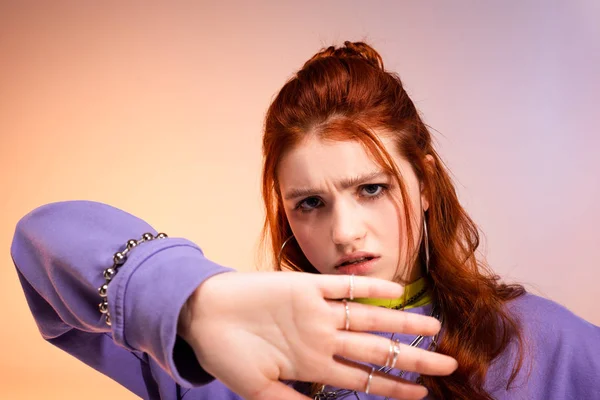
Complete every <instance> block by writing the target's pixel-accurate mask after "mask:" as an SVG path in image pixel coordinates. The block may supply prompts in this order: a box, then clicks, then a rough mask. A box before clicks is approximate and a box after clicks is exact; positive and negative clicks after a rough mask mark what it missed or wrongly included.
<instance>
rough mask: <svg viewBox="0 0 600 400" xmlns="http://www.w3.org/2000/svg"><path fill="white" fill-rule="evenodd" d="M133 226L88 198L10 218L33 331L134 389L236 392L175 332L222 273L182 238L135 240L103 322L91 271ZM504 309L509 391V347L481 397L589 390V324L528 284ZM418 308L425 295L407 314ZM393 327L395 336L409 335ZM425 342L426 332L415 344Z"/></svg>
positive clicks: (599, 340) (598, 337)
mask: <svg viewBox="0 0 600 400" xmlns="http://www.w3.org/2000/svg"><path fill="white" fill-rule="evenodd" d="M145 232H151V233H153V234H156V233H157V232H156V231H155V230H154V229H153V228H152V227H151V226H150V225H148V224H147V223H146V222H144V221H142V220H141V219H139V218H137V217H135V216H133V215H131V214H128V213H126V212H124V211H121V210H118V209H116V208H114V207H111V206H108V205H105V204H101V203H96V202H89V201H69V202H61V203H53V204H48V205H45V206H42V207H39V208H37V209H36V210H34V211H32V212H31V213H29V214H28V215H26V216H25V217H23V219H21V221H19V223H18V225H17V227H16V232H15V236H14V239H13V243H12V247H11V254H12V257H13V260H14V263H15V266H16V267H17V271H18V275H19V279H20V281H21V284H22V286H23V290H24V292H25V296H26V298H27V302H28V304H29V307H30V308H31V311H32V313H33V316H34V318H35V320H36V323H37V325H38V327H39V329H40V332H41V334H42V336H43V337H44V339H46V340H47V341H49V342H50V343H52V344H54V345H56V346H58V347H60V348H61V349H63V350H64V351H66V352H68V353H70V354H71V355H73V356H75V357H77V358H78V359H80V360H81V361H83V362H84V363H86V364H88V365H90V366H91V367H93V368H95V369H96V370H98V371H99V372H101V373H103V374H105V375H107V376H109V377H111V378H112V379H114V380H116V381H117V382H119V383H121V384H122V385H123V386H125V387H127V388H128V389H130V390H131V391H132V392H134V393H135V394H137V395H138V396H140V397H142V398H144V399H164V400H175V399H186V400H215V399H217V400H227V399H232V400H233V399H241V397H240V396H238V395H236V394H235V393H233V392H231V391H230V390H229V389H228V388H227V387H225V386H224V385H223V384H222V383H221V382H219V381H217V380H215V379H214V378H213V377H211V376H210V375H208V374H207V373H206V372H204V371H203V370H202V368H201V367H200V365H199V364H198V362H197V361H196V359H195V357H194V354H193V351H192V350H191V348H190V347H189V346H188V345H187V343H186V342H185V341H183V340H182V339H180V338H179V337H178V336H177V319H178V316H179V311H180V309H181V307H182V306H183V304H184V302H185V301H186V299H187V298H188V296H189V295H190V294H191V293H192V292H193V291H194V289H196V287H198V285H200V284H201V283H202V282H203V281H204V280H205V279H207V278H209V277H211V276H213V275H215V274H219V273H223V272H231V271H233V270H232V269H230V268H225V267H222V266H220V265H218V264H216V263H214V262H212V261H210V260H208V259H207V258H205V257H204V255H203V253H202V250H201V249H200V248H199V247H198V246H197V245H195V244H194V243H192V242H190V241H188V240H186V239H179V238H169V239H163V240H153V241H151V242H148V243H144V244H142V245H140V246H138V247H136V248H135V249H134V250H133V251H132V252H131V253H130V255H129V257H128V260H127V262H126V263H125V264H124V265H123V266H122V267H121V268H120V270H119V272H118V273H117V274H116V276H115V277H114V279H113V280H112V281H111V283H110V284H109V286H108V287H109V289H108V300H109V307H110V309H109V311H110V314H111V318H112V326H108V325H106V324H105V323H104V319H103V317H102V315H101V314H100V313H99V311H98V303H100V297H99V295H98V292H97V288H98V287H100V286H101V285H102V284H103V283H104V278H103V276H102V271H103V270H104V269H106V268H107V267H110V266H111V265H112V257H113V254H114V253H115V252H117V251H119V250H123V249H124V245H125V243H126V242H127V240H128V239H138V238H140V237H141V235H142V234H143V233H145ZM508 307H509V309H510V310H511V312H513V313H515V314H516V315H517V316H518V317H519V318H520V319H521V321H522V324H523V329H524V337H525V339H526V343H527V349H526V350H527V353H526V358H525V362H524V364H523V365H524V366H523V368H522V369H521V372H520V374H519V376H518V377H517V379H516V381H514V382H513V384H512V385H511V387H510V388H509V389H506V382H507V378H508V376H509V375H510V372H511V367H512V365H513V360H514V356H513V353H512V351H511V350H510V349H509V350H507V351H506V352H505V353H504V354H503V355H501V356H500V357H499V358H498V359H497V360H496V361H495V362H494V363H493V364H492V366H491V368H490V370H489V372H488V375H487V379H486V389H487V390H488V391H489V392H490V393H491V394H492V396H493V397H494V398H495V399H528V400H534V399H540V400H542V399H543V400H566V399H573V400H584V399H585V400H590V399H600V328H598V327H597V326H594V325H592V324H590V323H588V322H586V321H585V320H583V319H581V318H579V317H577V316H576V315H574V314H573V313H571V312H570V311H568V310H567V309H566V308H564V307H562V306H560V305H558V304H556V303H554V302H552V301H549V300H546V299H543V298H541V297H537V296H534V295H531V294H527V295H524V296H522V297H520V298H518V299H516V300H513V301H512V302H510V303H509V304H508ZM430 311H431V308H430V306H429V305H427V306H423V307H418V308H414V309H411V310H409V311H408V312H414V313H419V314H428V313H429V312H430ZM374 334H378V335H382V336H386V337H389V336H390V335H389V334H382V333H378V332H374ZM395 337H397V338H399V339H401V342H403V343H409V342H410V341H412V339H413V337H411V336H409V335H396V336H395ZM428 344H429V339H426V341H425V342H424V343H423V344H422V345H421V347H426V346H427V345H428ZM405 378H408V379H411V380H413V381H414V380H415V379H416V376H415V374H408V375H405ZM340 398H341V397H340ZM344 398H347V399H356V398H359V399H361V400H367V399H368V400H375V399H381V397H379V396H373V395H365V394H360V395H359V396H358V397H357V396H354V395H353V396H348V397H344Z"/></svg>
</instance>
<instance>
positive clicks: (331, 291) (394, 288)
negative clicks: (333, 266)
mask: <svg viewBox="0 0 600 400" xmlns="http://www.w3.org/2000/svg"><path fill="white" fill-rule="evenodd" d="M309 277H310V279H313V280H314V281H315V282H316V284H317V286H318V287H319V289H320V290H321V293H322V294H323V296H324V297H325V298H328V299H344V298H350V297H377V298H384V299H395V298H398V297H400V296H402V293H403V291H404V288H403V287H402V286H401V285H399V284H397V283H395V282H391V281H387V280H385V279H377V278H368V277H365V276H354V277H352V278H351V275H309ZM351 283H352V286H353V289H352V290H351V289H350V286H351ZM351 292H352V293H351ZM351 294H352V296H351Z"/></svg>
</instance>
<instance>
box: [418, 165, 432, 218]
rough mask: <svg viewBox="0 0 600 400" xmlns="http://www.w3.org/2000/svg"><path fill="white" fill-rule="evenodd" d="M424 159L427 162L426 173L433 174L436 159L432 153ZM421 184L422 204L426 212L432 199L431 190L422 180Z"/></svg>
mask: <svg viewBox="0 0 600 400" xmlns="http://www.w3.org/2000/svg"><path fill="white" fill-rule="evenodd" d="M423 161H424V164H425V171H424V173H425V174H427V175H431V174H432V172H433V169H434V168H435V159H434V158H433V156H432V155H431V154H427V155H426V156H425V158H424V159H423ZM420 186H421V205H422V207H423V212H425V211H427V210H428V209H429V203H430V201H431V191H429V190H428V189H427V188H425V185H424V184H423V181H421V183H420Z"/></svg>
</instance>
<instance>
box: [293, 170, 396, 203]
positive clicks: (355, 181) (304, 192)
mask: <svg viewBox="0 0 600 400" xmlns="http://www.w3.org/2000/svg"><path fill="white" fill-rule="evenodd" d="M387 177H389V174H388V173H386V172H384V171H375V172H371V173H368V174H364V175H360V176H354V177H351V178H345V179H342V180H340V181H339V182H338V183H337V185H336V186H338V187H340V188H342V189H348V188H350V187H352V186H357V185H361V184H364V183H367V182H368V181H370V180H373V179H383V178H387ZM323 192H324V190H322V189H319V188H292V189H290V190H289V191H288V192H287V193H286V194H285V199H286V200H292V199H297V198H299V197H310V196H316V195H319V194H322V193H323Z"/></svg>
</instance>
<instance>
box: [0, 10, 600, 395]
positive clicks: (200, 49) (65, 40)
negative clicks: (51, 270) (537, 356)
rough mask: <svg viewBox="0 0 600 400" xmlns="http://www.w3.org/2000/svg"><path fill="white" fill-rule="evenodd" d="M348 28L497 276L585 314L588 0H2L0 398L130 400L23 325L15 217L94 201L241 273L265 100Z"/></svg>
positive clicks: (25, 313) (589, 249)
mask: <svg viewBox="0 0 600 400" xmlns="http://www.w3.org/2000/svg"><path fill="white" fill-rule="evenodd" d="M347 39H349V40H361V39H366V40H368V41H369V42H370V43H372V44H373V45H374V46H375V48H376V49H378V50H379V51H380V52H381V54H382V55H383V57H384V61H385V63H386V66H387V67H388V68H389V69H392V70H395V71H397V72H399V74H400V76H401V77H402V79H403V80H404V82H405V84H406V87H407V90H408V91H409V93H410V94H411V95H412V97H413V99H414V100H415V102H416V103H417V106H418V107H419V109H420V110H421V111H422V112H423V114H424V117H425V120H426V122H427V123H428V124H429V125H430V126H431V127H433V129H435V130H436V133H435V135H436V138H437V142H438V145H439V149H440V152H441V154H442V156H443V157H445V160H446V161H447V163H448V165H449V167H450V168H451V169H452V171H453V173H454V175H455V178H456V183H457V188H458V191H459V192H460V196H461V198H462V200H463V201H464V203H465V205H466V207H467V209H468V210H469V211H470V212H471V214H472V216H473V217H474V219H475V221H477V222H478V223H479V224H480V226H481V228H482V230H483V232H484V233H485V243H484V247H483V250H484V252H485V254H487V256H488V259H489V261H490V263H491V265H492V266H493V267H494V268H495V269H496V271H498V272H499V273H500V274H502V275H503V276H504V277H506V278H508V279H513V280H517V281H519V282H522V283H525V284H526V285H527V286H528V287H529V288H531V289H532V290H533V291H534V292H536V293H539V294H541V295H543V296H546V297H549V298H551V299H554V300H556V301H558V302H560V303H562V304H564V305H565V306H567V307H568V308H570V309H571V310H573V311H574V312H575V313H577V314H578V315H580V316H582V317H583V318H586V319H587V320H589V321H591V322H593V323H595V324H600V311H599V308H598V290H597V282H598V281H599V280H600V270H599V269H598V227H599V226H600V211H599V209H598V205H597V199H598V197H599V196H600V178H599V177H598V174H599V173H600V159H599V158H598V150H599V148H600V140H599V135H598V128H597V126H598V109H599V107H600V78H599V72H598V71H600V3H599V2H597V1H595V0H590V1H573V0H569V1H567V0H564V1H542V0H540V1H518V2H517V1H514V2H495V3H493V2H474V1H457V2H452V4H449V2H441V1H440V2H437V3H436V2H408V1H395V2H394V1H371V2H367V1H364V2H359V1H322V0H321V1H302V2H301V1H296V2H276V1H272V2H265V1H252V2H244V1H220V2H218V4H217V2H212V3H210V2H163V3H154V2H148V1H144V2H142V1H136V2H116V1H102V2H99V1H87V2H84V1H77V2H76V1H73V2H71V3H67V2H62V1H60V2H59V1H52V2H49V1H48V2H46V1H37V2H34V1H23V2H21V1H8V0H0V163H1V164H0V165H1V167H2V168H1V170H0V190H1V196H0V220H1V221H2V225H1V226H0V250H1V251H0V261H1V268H0V304H1V305H2V316H1V317H0V321H1V322H0V324H1V326H2V329H1V330H0V346H1V348H0V350H1V353H0V354H1V356H0V398H2V399H29V398H39V397H41V396H43V397H44V398H45V399H62V400H67V399H82V398H83V399H98V400H105V399H107V398H118V399H133V398H134V396H133V395H131V394H130V393H129V392H128V391H126V390H125V389H123V388H121V387H120V386H118V385H117V384H115V383H113V382H112V381H110V380H109V379H108V378H105V377H103V376H101V375H100V374H98V373H96V372H95V371H93V370H92V369H91V368H89V367H87V366H85V365H83V364H81V363H79V362H78V361H77V360H75V359H74V358H72V357H71V356H68V355H66V354H63V353H62V352H61V351H60V350H58V349H55V348H53V347H52V346H51V345H49V344H47V343H45V342H44V341H43V340H42V339H41V337H40V335H39V333H38V331H37V328H36V326H35V323H34V321H33V319H32V317H31V315H30V313H29V310H28V308H27V305H26V303H25V298H24V296H23V294H22V292H21V288H20V286H19V284H18V280H17V275H16V273H15V270H14V267H13V265H12V262H11V258H10V255H9V246H10V242H11V239H12V234H13V232H14V227H15V224H16V223H17V221H18V220H19V218H20V217H21V216H23V215H24V214H26V213H27V212H29V211H30V210H32V209H33V208H35V207H37V206H39V205H42V204H44V203H48V202H53V201H59V200H68V199H92V200H97V201H101V202H106V203H109V204H112V205H114V206H117V207H119V208H122V209H125V210H127V211H129V212H131V213H133V214H136V215H138V216H140V217H141V218H143V219H145V220H147V221H148V222H150V223H151V224H152V225H153V226H155V227H156V228H157V229H158V230H162V231H166V232H168V233H169V234H170V235H171V236H183V237H187V238H189V239H191V240H194V241H195V242H197V243H199V244H200V245H201V246H202V247H203V249H204V250H205V252H206V254H207V255H208V257H210V258H211V259H213V260H215V261H217V262H220V263H221V264H224V265H228V266H233V267H235V268H238V269H240V270H252V269H254V268H255V267H256V262H255V250H256V243H257V239H258V233H259V230H260V227H261V218H262V206H261V203H260V195H259V171H260V162H261V154H260V139H261V126H262V122H263V116H264V112H265V110H266V108H267V106H268V105H269V102H270V100H271V99H272V97H273V95H274V94H275V93H276V92H277V90H278V89H279V88H280V87H281V86H282V85H283V83H284V82H285V81H286V79H287V78H289V77H290V76H291V75H292V73H293V72H294V71H295V70H297V69H298V68H300V67H301V65H302V64H303V62H304V61H305V60H307V59H308V58H309V57H310V56H312V55H313V54H314V53H315V52H316V51H317V50H319V48H321V47H322V46H324V45H329V44H332V43H335V44H341V43H342V42H343V41H344V40H347ZM263 267H264V266H263ZM267 267H268V266H267ZM240 300H241V301H243V300H242V299H240Z"/></svg>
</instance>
